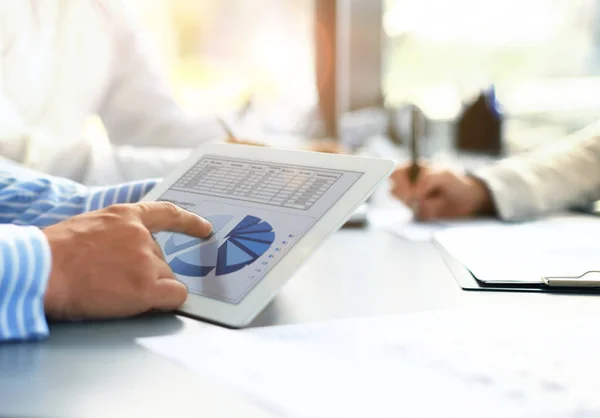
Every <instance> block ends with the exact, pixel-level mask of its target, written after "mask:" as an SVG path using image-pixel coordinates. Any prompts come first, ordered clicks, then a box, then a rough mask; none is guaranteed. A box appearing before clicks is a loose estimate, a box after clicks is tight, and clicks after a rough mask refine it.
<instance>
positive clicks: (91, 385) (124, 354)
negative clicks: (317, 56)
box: [0, 229, 600, 417]
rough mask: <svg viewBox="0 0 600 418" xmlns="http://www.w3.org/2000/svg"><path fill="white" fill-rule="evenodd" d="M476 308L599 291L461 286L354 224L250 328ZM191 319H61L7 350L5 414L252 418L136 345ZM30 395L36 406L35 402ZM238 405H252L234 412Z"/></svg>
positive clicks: (429, 252)
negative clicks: (36, 339)
mask: <svg viewBox="0 0 600 418" xmlns="http://www.w3.org/2000/svg"><path fill="white" fill-rule="evenodd" d="M474 305H480V306H486V307H493V306H502V307H504V308H506V309H510V308H511V307H522V308H529V309H532V308H534V309H536V308H537V309H539V310H546V309H548V310H550V309H552V310H565V309H568V310H579V311H582V310H584V311H588V312H594V313H596V314H599V313H600V304H599V303H598V300H597V298H596V297H586V296H562V295H549V294H532V293H529V294H526V293H522V294H519V293H496V292H465V291H462V290H461V289H460V288H459V287H458V285H457V284H456V282H455V280H454V278H453V277H452V275H451V273H450V272H449V270H448V269H447V267H446V265H445V264H444V261H443V260H442V258H441V257H440V255H439V254H438V253H437V251H436V249H435V248H434V247H433V245H432V244H429V243H413V242H408V241H404V240H402V239H400V238H397V237H395V236H392V235H390V234H387V233H385V232H382V231H378V230H373V229H366V230H351V229H349V230H341V231H339V232H338V233H337V234H335V235H334V236H333V237H332V238H331V239H330V240H329V241H328V242H327V243H326V244H325V245H324V246H323V247H322V249H321V250H320V251H319V252H318V253H317V254H315V256H313V258H312V259H311V260H310V261H309V262H308V263H307V264H306V265H304V267H303V268H301V269H300V270H299V271H298V273H297V274H296V275H295V277H294V278H293V279H292V280H291V281H290V282H289V284H288V285H287V286H286V287H285V288H284V289H283V290H282V292H281V293H280V294H279V295H278V296H277V297H276V298H275V300H274V301H273V302H272V303H271V304H270V305H269V306H268V307H267V308H266V309H265V310H264V311H263V313H262V314H261V315H260V316H259V317H258V318H257V319H256V320H255V321H254V323H253V324H252V325H253V326H268V325H279V324H294V323H305V322H310V321H319V320H326V319H333V318H344V317H357V316H370V315H383V314H396V313H402V312H414V311H422V310H432V309H444V308H457V307H458V308H463V307H465V308H466V307H473V306H474ZM185 323H186V321H183V320H181V319H180V318H178V317H176V316H173V315H171V316H157V317H146V318H138V319H132V320H126V321H114V322H102V323H82V324H55V325H53V326H52V334H51V337H50V340H49V341H47V342H45V343H41V344H22V345H20V344H17V345H5V346H0V405H1V408H0V415H1V414H2V413H4V414H8V415H9V416H44V417H46V416H48V417H53V416H57V417H58V416H60V417H68V416H91V415H94V416H113V415H114V411H119V413H123V412H125V411H128V410H130V411H135V412H136V414H129V416H138V415H142V414H144V416H186V415H190V413H189V412H190V411H192V410H193V411H196V412H198V409H197V408H198V405H201V409H200V410H201V411H202V412H207V411H208V412H210V413H209V415H210V416H252V413H253V406H252V405H251V406H243V405H240V404H239V403H238V402H237V401H236V402H232V401H231V399H230V398H228V397H227V395H225V394H222V393H218V394H216V395H215V394H213V391H214V388H212V387H211V382H207V381H206V380H205V379H203V378H202V376H199V375H196V374H193V373H192V372H188V371H186V370H184V369H182V368H180V367H178V366H176V365H174V364H171V363H169V362H168V361H167V360H165V359H163V358H161V357H159V356H157V355H155V354H152V353H150V352H148V351H146V350H144V349H143V348H141V347H140V346H138V345H137V344H136V343H135V338H137V337H142V336H151V335H164V334H175V333H180V332H184V329H185ZM186 332H189V330H187V331H186ZM30 396H34V397H35V402H28V399H29V397H30ZM140 399H143V400H144V401H143V402H139V400H140ZM256 407H257V408H258V407H259V405H258V406H256ZM170 408H176V410H177V411H178V412H177V413H173V411H170ZM238 408H247V411H246V410H245V411H246V412H244V414H242V413H241V410H240V411H238V412H239V413H234V412H235V411H236V410H237V409H238ZM248 408H249V409H248ZM166 411H170V413H166ZM215 411H219V412H220V414H217V413H215ZM264 412H265V413H267V412H268V411H264ZM119 415H120V414H119ZM257 416H259V415H257Z"/></svg>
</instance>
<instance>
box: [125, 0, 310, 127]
mask: <svg viewBox="0 0 600 418" xmlns="http://www.w3.org/2000/svg"><path fill="white" fill-rule="evenodd" d="M134 4H135V5H136V7H137V9H138V11H139V13H140V15H141V17H142V20H143V23H144V24H145V26H146V28H147V29H148V31H149V33H150V35H151V38H152V40H153V41H154V42H155V44H156V45H157V46H158V48H159V52H160V56H161V58H162V62H163V63H164V66H165V69H166V70H167V73H168V74H169V77H170V80H171V84H172V86H173V88H174V91H175V92H176V96H177V98H178V100H179V102H180V103H181V104H182V106H183V107H184V108H186V109H187V110H189V111H191V112H199V111H206V112H212V113H215V112H227V111H231V110H232V109H241V108H244V106H245V105H247V104H248V102H249V101H250V102H251V111H250V112H249V113H247V117H246V118H245V119H244V121H245V122H244V123H245V127H246V131H245V132H244V134H248V132H247V130H252V128H253V127H256V128H257V129H258V127H260V129H261V130H267V131H268V130H272V131H284V132H294V131H296V130H303V129H304V128H305V127H304V126H299V125H301V124H302V123H303V121H305V119H303V118H302V116H303V115H305V116H308V115H310V112H312V111H313V110H314V108H315V105H316V102H317V93H316V87H315V85H316V83H315V71H314V68H315V64H314V41H313V1H312V0H285V1H282V0H252V1H248V0H154V1H147V0H136V1H135V2H134Z"/></svg>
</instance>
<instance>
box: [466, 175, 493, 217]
mask: <svg viewBox="0 0 600 418" xmlns="http://www.w3.org/2000/svg"><path fill="white" fill-rule="evenodd" d="M468 177H469V180H470V182H471V187H472V188H473V190H474V191H475V193H473V195H474V199H475V200H474V206H475V208H474V211H473V212H474V214H475V215H496V207H495V205H494V199H493V198H492V193H491V192H490V189H489V188H488V187H487V185H486V184H485V183H484V182H483V181H481V180H480V179H478V178H477V177H473V176H471V175H469V176H468Z"/></svg>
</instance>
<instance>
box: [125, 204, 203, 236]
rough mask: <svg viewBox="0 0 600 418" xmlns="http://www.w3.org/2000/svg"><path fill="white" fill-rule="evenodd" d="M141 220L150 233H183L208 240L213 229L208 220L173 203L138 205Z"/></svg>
mask: <svg viewBox="0 0 600 418" xmlns="http://www.w3.org/2000/svg"><path fill="white" fill-rule="evenodd" d="M137 207H138V208H139V210H140V220H141V221H142V223H143V224H144V226H145V227H146V228H148V230H149V231H150V232H160V231H173V232H181V233H184V234H187V235H191V236H194V237H198V238H206V237H207V236H209V235H210V234H211V233H212V230H213V227H212V225H211V223H210V222H208V221H207V220H206V219H204V218H202V217H200V216H198V215H196V214H195V213H192V212H189V211H187V210H185V209H182V208H180V207H179V206H177V205H175V204H173V203H171V202H145V203H138V204H137Z"/></svg>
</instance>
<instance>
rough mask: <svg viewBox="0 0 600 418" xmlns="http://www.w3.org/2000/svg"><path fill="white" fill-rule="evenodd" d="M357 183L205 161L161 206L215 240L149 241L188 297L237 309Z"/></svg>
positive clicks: (341, 174)
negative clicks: (204, 224)
mask: <svg viewBox="0 0 600 418" xmlns="http://www.w3.org/2000/svg"><path fill="white" fill-rule="evenodd" d="M361 175H363V173H361V172H354V171H340V170H329V169H323V168H315V167H305V166H295V165H287V164H273V163H266V162H265V163H263V162H257V161H246V160H240V159H233V158H226V157H222V156H211V155H205V156H204V157H202V159H201V160H200V161H199V162H198V163H197V164H196V165H194V166H193V167H192V168H191V169H190V170H189V171H188V172H187V173H186V174H185V175H184V176H183V177H181V178H180V179H179V180H178V181H177V182H176V183H175V184H174V185H173V186H172V187H171V188H170V189H169V190H167V192H165V193H164V194H163V195H162V196H161V197H160V199H159V200H163V201H170V202H173V203H175V204H176V205H178V206H180V207H182V208H184V209H187V210H189V211H191V212H194V213H196V214H198V215H200V216H202V217H204V218H206V219H208V220H209V221H210V222H211V223H212V225H213V235H212V236H211V237H210V238H207V239H197V238H192V237H189V236H186V235H183V234H177V233H172V232H161V233H158V234H156V235H155V237H156V240H157V241H158V243H159V244H160V246H161V248H162V250H163V252H164V254H165V258H166V260H167V262H168V263H169V265H170V266H171V269H172V270H173V272H174V273H175V275H176V276H177V278H178V279H179V280H181V281H182V282H184V283H185V284H186V286H187V287H188V291H189V292H190V293H195V294H198V295H202V296H205V297H209V298H212V299H216V300H219V301H222V302H227V303H232V304H237V303H239V302H241V301H242V300H243V298H244V297H245V295H247V294H248V292H249V291H250V290H251V289H252V288H253V287H254V286H255V285H256V284H257V283H259V282H260V281H261V280H262V278H263V277H264V276H265V274H266V273H267V272H268V271H269V269H270V268H272V267H273V266H274V265H275V264H276V263H277V262H278V261H279V260H280V259H281V258H282V257H283V256H285V254H286V252H287V251H289V250H290V248H292V247H293V246H294V244H295V243H296V242H297V241H298V240H299V239H300V238H301V237H302V236H303V235H304V234H306V232H307V231H308V230H310V228H312V226H313V225H315V223H316V222H317V221H318V220H319V219H320V218H321V217H322V216H323V215H324V214H325V213H326V212H327V211H328V210H329V209H330V208H331V206H333V205H334V204H335V202H337V201H338V200H339V199H340V197H341V196H342V195H343V194H344V193H345V192H346V191H347V190H348V189H350V187H352V185H353V184H354V183H356V181H357V180H358V179H359V178H360V177H361Z"/></svg>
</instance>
